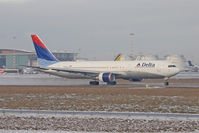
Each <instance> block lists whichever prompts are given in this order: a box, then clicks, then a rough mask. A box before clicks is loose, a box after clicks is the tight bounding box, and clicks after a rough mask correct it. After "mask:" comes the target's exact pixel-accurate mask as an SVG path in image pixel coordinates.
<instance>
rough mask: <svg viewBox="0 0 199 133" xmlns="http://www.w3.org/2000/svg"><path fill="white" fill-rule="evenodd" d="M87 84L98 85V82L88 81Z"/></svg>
mask: <svg viewBox="0 0 199 133" xmlns="http://www.w3.org/2000/svg"><path fill="white" fill-rule="evenodd" d="M89 84H90V85H99V82H98V81H90V82H89Z"/></svg>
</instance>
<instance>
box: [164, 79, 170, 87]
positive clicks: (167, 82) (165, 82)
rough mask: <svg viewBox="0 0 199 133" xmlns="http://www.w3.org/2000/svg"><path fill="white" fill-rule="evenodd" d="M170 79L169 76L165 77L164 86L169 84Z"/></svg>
mask: <svg viewBox="0 0 199 133" xmlns="http://www.w3.org/2000/svg"><path fill="white" fill-rule="evenodd" d="M168 80H169V78H165V79H164V86H165V87H167V86H169V81H168Z"/></svg>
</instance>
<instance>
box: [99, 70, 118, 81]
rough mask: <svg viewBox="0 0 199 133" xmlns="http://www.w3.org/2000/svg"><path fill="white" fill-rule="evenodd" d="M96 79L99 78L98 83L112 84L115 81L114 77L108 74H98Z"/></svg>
mask: <svg viewBox="0 0 199 133" xmlns="http://www.w3.org/2000/svg"><path fill="white" fill-rule="evenodd" d="M98 78H99V81H103V82H114V81H115V75H114V74H112V73H110V72H107V73H100V74H99V77H98Z"/></svg>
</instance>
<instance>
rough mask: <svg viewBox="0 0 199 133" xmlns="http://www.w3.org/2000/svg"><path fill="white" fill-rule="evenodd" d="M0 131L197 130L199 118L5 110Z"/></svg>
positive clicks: (198, 128)
mask: <svg viewBox="0 0 199 133" xmlns="http://www.w3.org/2000/svg"><path fill="white" fill-rule="evenodd" d="M0 129H2V130H0V131H4V130H6V131H8V132H9V131H15V130H17V131H18V130H19V131H20V132H19V133H21V132H22V133H23V131H27V130H30V131H31V132H34V131H49V132H54V131H57V132H60V131H67V132H71V131H74V132H75V131H77V132H195V131H198V130H199V120H198V119H190V118H188V119H178V118H174V117H173V118H167V117H165V119H163V118H160V119H159V118H158V117H154V118H152V117H145V118H144V117H136V116H135V117H129V118H128V117H102V116H100V115H91V116H87V115H83V116H82V115H66V116H64V115H53V114H17V113H13V114H12V113H1V115H0Z"/></svg>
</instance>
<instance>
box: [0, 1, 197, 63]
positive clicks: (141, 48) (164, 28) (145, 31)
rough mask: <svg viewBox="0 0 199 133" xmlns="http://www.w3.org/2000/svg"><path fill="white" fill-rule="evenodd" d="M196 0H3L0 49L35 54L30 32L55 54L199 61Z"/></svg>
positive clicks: (1, 2)
mask: <svg viewBox="0 0 199 133" xmlns="http://www.w3.org/2000/svg"><path fill="white" fill-rule="evenodd" d="M5 1H7V2H5ZM198 5H199V1H198V0H0V17H1V19H0V20H1V21H0V42H1V43H0V46H1V48H15V49H25V50H33V45H32V41H31V38H30V34H31V33H37V34H39V36H40V38H41V39H42V40H43V41H44V42H45V43H46V45H47V46H48V47H49V49H50V50H51V51H55V50H56V51H71V52H78V51H79V50H80V52H81V54H80V55H81V56H82V57H88V58H90V59H93V58H96V59H99V60H112V59H113V56H115V55H117V54H118V53H124V54H128V53H129V52H130V43H131V40H130V36H129V34H130V33H135V36H134V52H135V54H139V53H142V54H147V55H148V54H157V55H160V56H163V55H166V54H184V55H185V56H186V58H188V59H192V60H193V61H194V63H199V57H198V53H199V8H198Z"/></svg>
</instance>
